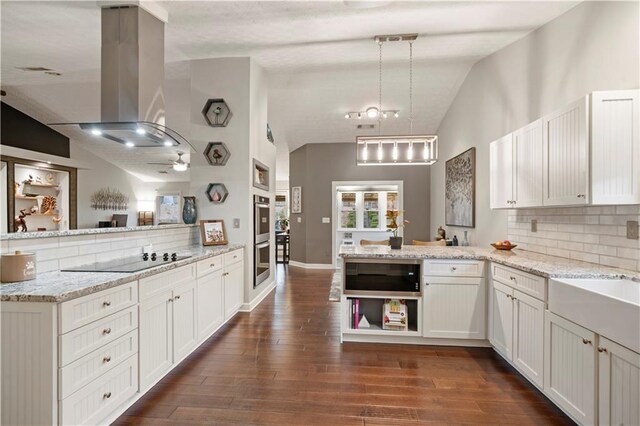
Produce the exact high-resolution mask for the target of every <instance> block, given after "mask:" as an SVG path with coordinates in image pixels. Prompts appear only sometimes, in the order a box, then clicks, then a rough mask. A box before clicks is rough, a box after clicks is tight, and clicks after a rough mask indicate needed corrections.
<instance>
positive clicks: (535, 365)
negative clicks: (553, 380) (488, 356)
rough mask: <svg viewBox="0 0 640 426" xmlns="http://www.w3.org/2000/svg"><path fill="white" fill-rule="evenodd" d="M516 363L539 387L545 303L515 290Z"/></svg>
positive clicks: (541, 375) (540, 383)
mask: <svg viewBox="0 0 640 426" xmlns="http://www.w3.org/2000/svg"><path fill="white" fill-rule="evenodd" d="M512 302H513V306H514V311H513V351H512V356H513V364H514V365H515V366H516V367H517V368H518V369H519V370H520V371H521V372H522V373H523V374H524V375H526V376H527V378H529V379H530V380H531V381H532V382H533V383H535V384H536V385H538V386H539V387H540V388H542V386H543V369H544V310H545V303H544V302H542V301H540V300H538V299H535V298H533V297H531V296H528V295H526V294H524V293H521V292H519V291H518V290H514V291H513V299H512Z"/></svg>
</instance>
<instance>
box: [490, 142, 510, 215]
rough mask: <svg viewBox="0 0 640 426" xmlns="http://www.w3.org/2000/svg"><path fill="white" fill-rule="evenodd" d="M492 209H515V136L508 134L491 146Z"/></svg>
mask: <svg viewBox="0 0 640 426" xmlns="http://www.w3.org/2000/svg"><path fill="white" fill-rule="evenodd" d="M489 169H490V175H491V176H490V181H491V188H490V192H491V208H492V209H504V208H511V207H513V205H512V204H513V136H512V134H508V135H507V136H504V137H502V138H500V139H498V140H497V141H495V142H492V143H491V146H490V167H489Z"/></svg>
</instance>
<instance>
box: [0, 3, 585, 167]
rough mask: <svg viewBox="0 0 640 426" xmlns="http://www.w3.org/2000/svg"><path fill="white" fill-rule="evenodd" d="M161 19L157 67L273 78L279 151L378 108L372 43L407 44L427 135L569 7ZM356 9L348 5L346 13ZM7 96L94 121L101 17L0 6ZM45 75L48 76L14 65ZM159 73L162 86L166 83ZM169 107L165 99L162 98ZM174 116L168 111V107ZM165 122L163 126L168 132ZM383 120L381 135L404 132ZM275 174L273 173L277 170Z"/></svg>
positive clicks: (393, 91)
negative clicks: (491, 66) (162, 48)
mask: <svg viewBox="0 0 640 426" xmlns="http://www.w3.org/2000/svg"><path fill="white" fill-rule="evenodd" d="M160 3H161V4H162V6H163V7H164V8H166V9H167V11H168V12H169V23H168V24H167V27H166V42H165V44H166V62H167V63H171V62H178V61H182V60H188V59H201V58H210V57H222V56H251V57H252V58H254V59H255V60H256V61H257V62H258V63H259V64H260V65H262V66H263V67H264V68H265V69H266V70H267V72H268V73H269V75H270V89H269V93H270V94H269V108H270V110H269V120H270V121H271V122H272V128H273V129H274V135H275V137H276V142H277V144H278V146H279V150H280V151H282V150H284V151H288V150H293V149H295V148H297V147H299V146H301V145H303V144H305V143H310V142H351V141H353V140H354V137H355V135H356V133H359V132H357V131H356V130H355V128H354V126H355V124H356V123H355V120H346V119H344V117H343V115H344V112H345V111H347V110H358V109H360V108H365V107H367V106H371V105H376V104H377V98H378V93H377V61H378V50H377V45H376V44H375V43H374V42H373V41H372V37H373V36H374V35H375V34H390V33H412V32H416V33H419V34H420V37H419V38H418V40H417V41H416V42H415V44H414V58H415V61H416V64H415V75H414V92H415V94H414V111H415V118H416V120H415V125H414V128H415V130H416V131H419V132H435V131H436V130H437V128H438V125H439V123H440V121H441V119H442V117H443V116H444V114H445V113H446V111H447V109H448V107H449V105H450V104H451V102H452V100H453V99H454V97H455V95H456V93H457V91H458V89H459V87H460V85H461V83H462V81H463V80H464V78H465V76H466V74H467V73H468V71H469V69H470V68H471V66H473V64H474V63H475V62H477V61H478V60H479V59H480V58H483V57H485V56H487V55H489V54H491V53H493V52H495V51H497V50H499V49H501V48H502V47H504V46H506V45H508V44H510V43H512V42H514V41H515V40H517V39H519V38H521V37H523V36H524V35H526V34H527V33H528V32H530V31H532V30H534V29H536V28H538V27H540V26H542V25H543V24H545V23H546V22H548V21H550V20H552V19H554V18H555V17H557V16H559V15H561V14H562V13H564V12H566V11H567V10H569V9H570V8H572V7H573V6H575V5H576V4H577V2H482V1H468V2H427V1H415V2H400V1H395V2H390V1H384V2H380V3H379V4H378V6H379V7H372V8H364V7H356V6H371V5H375V2H343V1H326V2H288V1H278V2H256V1H251V2H249V1H227V2H204V1H201V2H193V1H163V2H160ZM354 4H355V6H354ZM0 7H1V25H2V26H1V36H2V44H1V48H2V58H1V59H2V64H1V71H2V87H3V89H5V90H7V92H9V96H8V97H7V98H6V99H5V100H7V101H8V102H9V103H11V104H12V105H15V106H17V107H22V108H23V110H24V111H25V112H27V113H30V114H33V115H34V116H35V117H36V118H40V119H43V120H45V121H56V120H59V121H95V120H98V119H99V98H100V94H99V90H100V89H99V78H100V73H99V67H100V9H99V8H98V6H97V5H96V2H95V1H65V2H49V1H41V2H24V1H23V2H18V1H15V2H13V1H5V0H3V1H2V3H1V6H0ZM383 55H384V64H385V74H384V87H383V107H384V108H394V109H400V110H401V111H402V115H403V117H404V118H406V116H407V112H408V82H407V59H408V46H407V45H406V44H404V43H389V44H386V45H385V46H384V50H383ZM25 66H44V67H48V68H52V69H55V70H56V71H59V72H61V73H63V75H62V76H59V77H54V76H48V75H44V74H35V73H27V72H24V71H21V70H18V69H17V67H25ZM174 68H175V69H176V70H177V71H181V69H180V67H171V66H167V70H166V75H167V78H172V77H174ZM167 99H168V101H170V97H169V96H167ZM167 108H168V109H171V106H170V105H167ZM168 124H170V123H168ZM407 126H408V124H407V122H406V120H402V119H399V120H395V121H394V122H391V121H389V122H388V123H386V124H385V127H383V132H385V131H388V132H392V131H393V132H401V131H403V130H404V129H408V127H407ZM278 174H279V175H281V174H280V173H278Z"/></svg>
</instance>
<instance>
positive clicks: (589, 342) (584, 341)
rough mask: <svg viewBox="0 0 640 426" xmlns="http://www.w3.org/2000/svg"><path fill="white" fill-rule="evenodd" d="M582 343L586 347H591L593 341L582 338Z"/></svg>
mask: <svg viewBox="0 0 640 426" xmlns="http://www.w3.org/2000/svg"><path fill="white" fill-rule="evenodd" d="M582 343H584V344H585V345H590V344H591V340H589V339H587V338H585V337H583V338H582Z"/></svg>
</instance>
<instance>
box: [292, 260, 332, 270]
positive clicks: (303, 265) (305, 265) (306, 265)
mask: <svg viewBox="0 0 640 426" xmlns="http://www.w3.org/2000/svg"><path fill="white" fill-rule="evenodd" d="M289 265H291V266H297V267H298V268H304V269H336V268H335V267H334V266H333V265H332V264H330V263H302V262H296V261H295V260H291V261H290V262H289Z"/></svg>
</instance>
